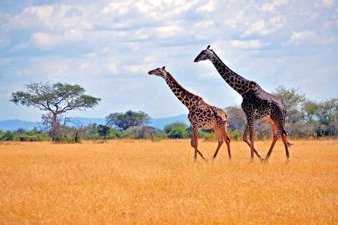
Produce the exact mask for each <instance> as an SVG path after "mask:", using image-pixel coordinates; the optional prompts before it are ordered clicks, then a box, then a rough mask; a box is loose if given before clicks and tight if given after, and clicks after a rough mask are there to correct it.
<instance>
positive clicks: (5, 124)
mask: <svg viewBox="0 0 338 225" xmlns="http://www.w3.org/2000/svg"><path fill="white" fill-rule="evenodd" d="M69 120H70V121H69V122H68V123H67V124H68V125H70V126H77V125H79V124H83V125H88V124H91V123H96V124H105V123H106V120H105V119H104V118H86V117H71V118H69ZM174 122H182V123H186V124H189V120H188V119H187V115H179V116H172V117H163V118H156V119H152V120H151V121H150V124H149V126H152V127H155V128H157V129H163V128H164V126H165V125H167V124H169V123H174ZM34 127H36V128H39V127H41V122H35V121H25V120H18V119H12V120H2V121H0V130H17V129H19V128H23V129H25V130H32V129H33V128H34Z"/></svg>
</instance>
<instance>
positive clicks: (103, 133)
mask: <svg viewBox="0 0 338 225" xmlns="http://www.w3.org/2000/svg"><path fill="white" fill-rule="evenodd" d="M96 129H97V133H98V134H99V136H100V137H102V138H103V139H107V138H108V135H109V130H110V127H108V126H105V125H102V124H100V125H98V126H97V128H96Z"/></svg>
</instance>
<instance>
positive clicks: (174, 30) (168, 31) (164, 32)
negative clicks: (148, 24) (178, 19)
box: [157, 25, 184, 38]
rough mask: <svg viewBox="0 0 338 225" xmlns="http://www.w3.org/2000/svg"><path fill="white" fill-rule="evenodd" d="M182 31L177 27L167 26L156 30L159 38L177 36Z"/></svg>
mask: <svg viewBox="0 0 338 225" xmlns="http://www.w3.org/2000/svg"><path fill="white" fill-rule="evenodd" d="M183 32H184V30H183V29H182V28H181V27H180V26H178V25H168V26H162V27H159V28H157V35H158V37H160V38H170V37H175V36H179V35H180V34H181V33H183Z"/></svg>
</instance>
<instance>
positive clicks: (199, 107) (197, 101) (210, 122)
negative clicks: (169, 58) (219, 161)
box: [148, 67, 231, 161]
mask: <svg viewBox="0 0 338 225" xmlns="http://www.w3.org/2000/svg"><path fill="white" fill-rule="evenodd" d="M148 74H149V75H156V76H159V77H162V78H163V79H164V80H165V81H166V82H167V84H168V86H169V87H170V89H171V90H172V92H173V93H174V94H175V95H176V97H177V98H178V99H179V100H180V101H181V102H182V103H183V104H184V105H185V106H186V107H187V108H188V110H189V114H188V119H189V121H190V123H191V125H192V138H191V146H192V147H193V148H194V149H195V155H194V159H195V161H196V159H197V154H199V155H200V156H201V157H202V158H203V159H204V160H205V161H207V159H206V158H205V157H204V155H203V154H202V153H201V152H200V151H199V150H198V148H197V147H198V129H199V128H204V129H213V130H214V131H215V133H216V135H217V139H218V146H217V148H216V150H215V153H214V155H213V158H216V156H217V154H218V151H219V149H220V147H221V146H222V144H223V143H224V141H225V143H226V145H227V149H228V156H229V159H231V153H230V138H229V136H228V134H227V132H226V126H227V120H228V117H227V114H226V113H225V111H224V110H223V109H220V108H217V107H215V106H211V105H209V104H207V103H206V102H204V101H203V99H202V98H201V97H200V96H197V95H194V94H192V93H191V92H189V91H187V90H186V89H184V88H183V87H182V86H181V85H180V84H179V83H178V82H177V81H176V80H175V79H174V77H173V76H172V75H171V74H170V73H169V72H167V71H166V70H165V67H162V68H157V69H154V70H151V71H149V72H148Z"/></svg>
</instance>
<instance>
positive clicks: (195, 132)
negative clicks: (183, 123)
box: [191, 127, 208, 161]
mask: <svg viewBox="0 0 338 225" xmlns="http://www.w3.org/2000/svg"><path fill="white" fill-rule="evenodd" d="M191 146H192V147H193V148H194V149H195V155H194V159H195V161H196V159H197V154H199V155H200V156H201V157H202V159H204V160H205V161H208V160H207V159H206V158H205V157H204V155H203V154H202V153H201V152H200V151H199V150H198V149H197V146H198V129H197V128H195V127H193V132H192V138H191Z"/></svg>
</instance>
